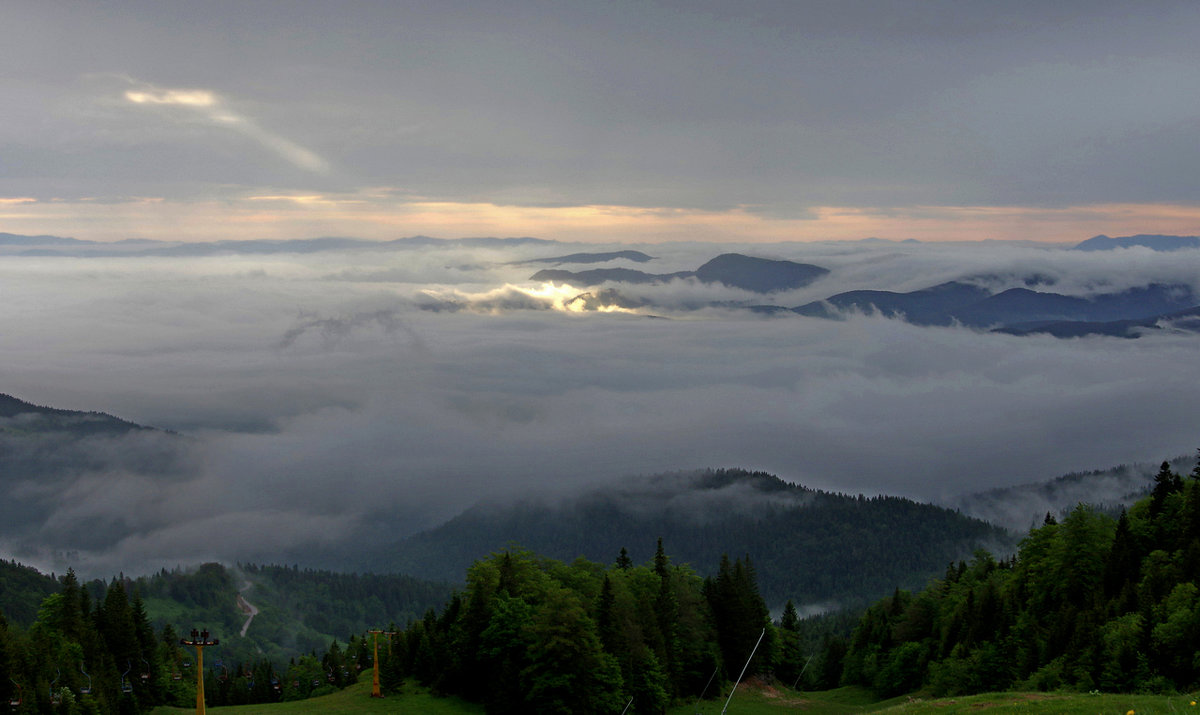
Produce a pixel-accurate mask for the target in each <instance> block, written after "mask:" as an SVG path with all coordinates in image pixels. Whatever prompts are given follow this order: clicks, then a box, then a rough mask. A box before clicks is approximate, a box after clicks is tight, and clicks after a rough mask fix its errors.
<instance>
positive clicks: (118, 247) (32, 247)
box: [0, 233, 559, 258]
mask: <svg viewBox="0 0 1200 715" xmlns="http://www.w3.org/2000/svg"><path fill="white" fill-rule="evenodd" d="M558 244H559V242H558V241H554V240H550V239H544V238H532V237H528V236H522V237H515V238H496V237H490V236H484V237H477V238H433V237H431V236H410V237H408V238H397V239H392V240H390V241H370V240H367V239H361V238H342V237H335V236H329V237H321V238H298V239H279V240H263V239H247V240H230V241H212V242H205V243H193V242H184V241H155V240H150V239H142V238H133V239H125V240H123V241H112V242H102V241H88V240H82V239H77V238H63V237H60V236H22V235H18V234H13V233H0V255H6V254H7V255H18V256H45V257H55V256H64V257H75V258H87V257H97V258H98V257H117V256H127V257H135V258H143V257H153V256H168V257H180V258H182V257H192V258H195V257H203V256H218V255H227V254H249V255H263V254H274V253H301V254H302V253H318V252H322V251H364V250H392V249H409V248H426V247H436V246H465V247H469V248H500V247H507V246H526V245H545V246H553V245H558ZM6 249H7V250H6Z"/></svg>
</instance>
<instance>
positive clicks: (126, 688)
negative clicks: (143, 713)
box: [121, 661, 133, 693]
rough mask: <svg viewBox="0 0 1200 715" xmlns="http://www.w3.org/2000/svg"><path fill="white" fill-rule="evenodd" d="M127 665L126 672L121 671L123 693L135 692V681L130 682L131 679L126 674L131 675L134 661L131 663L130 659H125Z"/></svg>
mask: <svg viewBox="0 0 1200 715" xmlns="http://www.w3.org/2000/svg"><path fill="white" fill-rule="evenodd" d="M125 666H126V668H125V672H124V673H121V692H122V693H132V692H133V683H131V682H129V680H128V679H127V678H126V677H125V676H127V675H129V671H131V670H133V663H130V662H129V661H125Z"/></svg>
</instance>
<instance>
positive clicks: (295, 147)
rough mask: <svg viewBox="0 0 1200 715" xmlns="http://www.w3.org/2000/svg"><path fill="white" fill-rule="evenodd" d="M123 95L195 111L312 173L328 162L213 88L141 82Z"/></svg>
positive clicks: (138, 101)
mask: <svg viewBox="0 0 1200 715" xmlns="http://www.w3.org/2000/svg"><path fill="white" fill-rule="evenodd" d="M124 96H125V99H126V100H127V101H129V102H131V103H133V104H136V105H155V106H162V107H180V108H183V109H184V110H191V111H194V112H196V113H197V114H198V115H199V116H200V118H201V119H203V120H205V121H207V122H209V123H211V124H213V125H214V126H222V127H228V128H229V129H232V130H234V131H236V132H238V133H239V134H241V135H243V136H246V137H249V138H250V139H253V140H254V141H256V142H258V143H259V144H260V145H262V146H263V147H265V148H266V149H269V150H270V151H272V152H274V153H275V154H277V155H279V156H280V157H282V158H283V159H285V160H287V161H288V162H290V163H292V164H294V165H296V166H298V167H300V168H302V169H307V170H308V171H312V172H315V173H325V172H327V171H329V164H328V163H327V162H326V161H325V160H324V159H323V158H321V157H320V156H318V155H317V154H316V153H315V152H313V151H312V150H310V149H307V148H305V147H303V146H300V145H299V144H297V143H296V142H294V141H292V140H290V139H287V138H285V137H283V136H280V135H279V134H276V133H274V132H271V131H268V130H266V129H264V128H262V127H261V126H259V125H258V124H257V123H256V122H255V121H254V120H253V119H251V118H249V117H246V116H244V115H242V114H239V113H238V112H236V111H234V110H233V109H231V108H230V107H228V106H227V103H226V102H225V101H224V100H223V99H222V98H221V97H220V96H218V95H217V94H216V93H215V92H213V91H211V90H207V89H159V88H157V87H149V86H143V87H140V88H138V89H129V90H126V91H125V94H124Z"/></svg>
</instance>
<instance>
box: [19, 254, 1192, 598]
mask: <svg viewBox="0 0 1200 715" xmlns="http://www.w3.org/2000/svg"><path fill="white" fill-rule="evenodd" d="M559 249H562V250H559ZM608 249H609V247H608V246H602V245H597V246H586V247H580V246H578V245H571V246H566V247H563V246H559V247H554V246H550V247H547V246H522V247H513V248H509V249H499V248H497V249H487V250H480V249H468V248H464V247H433V248H426V249H419V250H418V249H405V250H392V251H365V252H364V251H356V252H344V253H335V252H324V253H319V254H305V255H265V256H264V255H255V256H248V255H236V254H231V255H228V256H221V257H206V258H194V259H164V258H86V259H85V258H37V257H13V256H9V257H4V258H3V259H2V260H0V285H3V286H4V290H5V293H4V295H5V302H6V307H7V310H5V311H3V312H2V313H0V334H3V335H4V340H3V341H2V343H0V375H2V376H3V380H2V381H0V385H2V386H0V391H2V392H7V393H9V394H12V395H14V396H16V397H19V398H21V399H25V400H28V401H31V402H34V403H38V404H44V405H51V406H54V407H60V408H67V409H79V410H98V411H104V412H108V413H111V414H115V415H117V416H119V417H122V418H124V419H129V420H133V421H135V422H138V423H141V424H145V425H151V426H155V427H159V428H164V429H169V430H175V431H177V432H179V433H180V434H179V435H156V436H154V437H150V438H148V437H146V436H145V435H133V436H130V437H128V438H126V439H127V440H130V443H128V444H123V443H115V444H114V443H112V442H108V443H105V444H104V445H91V446H89V445H76V446H74V447H72V449H74V450H76V451H79V450H83V451H87V452H88V454H94V453H106V454H107V453H115V454H121V455H123V456H122V457H121V458H119V459H118V458H115V457H106V458H104V459H98V458H87V459H85V458H84V457H82V456H80V457H78V458H77V459H76V458H74V457H71V454H73V453H64V454H66V456H64V457H63V459H64V460H65V461H66V462H68V463H67V464H66V465H65V466H62V468H61V470H60V471H59V475H60V476H59V477H57V478H55V479H53V480H42V481H38V480H37V479H35V478H34V476H33V475H34V473H35V472H36V470H35V471H34V472H28V473H26V472H22V473H20V474H18V473H9V474H7V475H5V477H4V478H5V480H6V483H7V486H6V490H7V493H8V495H9V500H10V506H11V508H13V509H17V508H24V507H23V506H22V505H27V506H29V508H30V510H29V511H27V512H23V513H26V514H27V515H34V514H36V518H33V517H32V516H30V517H29V518H24V519H20V520H15V521H12V522H8V523H6V526H5V527H4V528H3V530H2V531H0V555H3V556H5V557H8V558H17V559H19V560H22V561H26V562H30V563H34V564H36V565H42V566H46V567H51V568H59V569H61V568H63V567H64V566H65V565H66V564H68V563H69V564H72V565H74V566H75V567H76V569H77V570H80V571H81V572H83V573H85V574H87V573H95V574H101V575H103V574H107V573H111V572H114V571H116V570H124V571H126V572H129V573H137V572H139V571H140V570H149V569H154V568H158V567H159V566H164V565H165V566H170V565H173V564H176V563H182V564H188V563H192V562H195V561H197V560H200V559H222V560H226V561H229V560H233V559H243V560H261V561H270V560H276V559H282V558H289V559H299V560H303V559H304V557H305V555H314V557H315V555H318V554H325V555H327V554H329V553H334V552H336V550H337V549H338V548H339V545H344V544H346V543H347V542H348V541H349V540H358V541H359V543H361V540H362V539H364V538H370V539H378V540H380V541H381V542H383V541H390V540H394V539H396V538H399V537H401V536H403V535H405V534H408V533H412V532H413V531H415V530H418V529H421V528H425V527H429V526H433V525H436V524H437V523H439V522H440V521H441V520H444V519H446V518H449V517H450V516H453V515H454V514H455V513H457V512H458V511H460V510H461V509H464V508H466V507H468V506H470V505H471V504H473V503H475V502H477V501H478V500H481V499H486V498H490V497H495V496H502V495H513V494H519V493H524V492H528V491H530V490H536V491H537V492H539V493H543V494H546V493H550V494H553V493H567V492H571V491H573V490H578V489H580V488H582V487H591V486H594V485H597V484H604V483H608V482H613V481H615V480H621V479H625V478H628V477H629V476H631V475H639V474H640V475H645V474H653V473H659V472H667V471H675V470H689V469H698V468H705V467H744V468H749V469H761V470H765V471H768V472H771V473H774V474H777V475H778V476H780V477H782V478H784V479H786V480H789V481H794V482H798V483H801V484H804V485H805V486H809V487H813V488H818V489H825V490H832V491H841V492H848V493H860V492H861V493H867V494H876V493H887V494H898V495H903V496H910V497H914V498H918V499H925V500H949V499H952V498H955V497H957V496H959V495H963V494H966V493H969V492H973V491H979V490H985V489H993V488H998V487H1005V486H1010V485H1016V484H1024V483H1028V482H1032V481H1040V480H1046V479H1051V478H1053V477H1056V476H1058V475H1061V474H1064V473H1067V472H1071V471H1079V470H1089V469H1099V468H1105V467H1110V466H1113V465H1116V464H1121V463H1129V462H1149V463H1155V462H1156V461H1161V460H1162V459H1164V458H1167V457H1174V456H1176V455H1179V454H1186V453H1190V452H1192V451H1193V450H1194V448H1195V447H1196V445H1197V444H1200V435H1198V434H1197V432H1196V428H1195V425H1196V424H1198V423H1200V421H1198V418H1200V382H1197V380H1196V379H1195V363H1196V357H1195V356H1196V354H1197V346H1198V345H1200V343H1198V342H1197V341H1198V340H1200V338H1198V337H1197V336H1195V335H1185V334H1169V333H1162V334H1153V335H1149V336H1146V337H1143V338H1140V339H1137V340H1121V339H1113V338H1100V337H1097V338H1087V339H1072V340H1061V339H1056V338H1052V337H1046V336H1030V337H1013V336H1007V335H999V334H990V333H983V332H978V331H972V330H967V329H962V328H928V327H916V326H912V325H908V324H905V323H903V322H899V321H895V320H887V319H883V318H879V317H872V316H854V317H851V318H849V319H848V320H846V321H840V322H835V321H823V320H819V319H810V318H801V317H789V318H780V319H766V318H761V317H758V316H756V315H754V314H751V313H749V312H748V311H744V310H735V309H731V308H728V307H709V308H703V309H696V307H697V306H698V305H701V304H704V303H706V302H717V303H720V304H722V305H727V304H728V303H730V302H759V303H774V304H777V305H789V306H790V305H798V304H801V303H804V302H807V301H810V300H817V299H820V298H823V297H827V296H828V295H831V294H833V293H836V292H839V291H843V290H850V289H855V288H883V289H891V290H913V289H917V288H923V287H927V286H929V285H933V284H936V283H939V282H942V281H946V280H954V279H972V280H979V281H986V282H987V283H988V285H989V287H993V288H999V287H1006V286H1008V285H1018V284H1021V282H1022V281H1023V280H1024V279H1025V278H1027V277H1028V276H1030V275H1033V274H1037V275H1039V276H1042V277H1043V278H1044V279H1045V280H1047V281H1052V282H1053V290H1055V291H1057V292H1064V293H1071V294H1077V295H1088V294H1091V293H1094V292H1102V291H1110V290H1119V289H1121V288H1123V287H1129V286H1134V285H1145V284H1146V283H1148V282H1160V283H1187V284H1189V285H1192V286H1193V289H1194V290H1197V291H1200V251H1180V252H1174V253H1155V252H1153V251H1149V250H1143V249H1127V250H1118V251H1111V252H1100V253H1083V252H1073V251H1068V250H1065V249H1062V248H1059V247H1045V246H1040V247H1039V246H1026V245H1020V244H1000V243H991V244H986V243H985V244H973V245H965V244H963V245H930V244H899V243H883V242H865V243H857V244H844V243H843V244H832V243H831V244H774V245H769V246H758V247H754V248H752V249H751V248H747V247H744V246H742V247H739V246H714V245H707V244H672V245H669V246H647V247H645V248H644V250H646V252H648V253H651V254H652V255H655V256H660V258H658V259H656V260H655V261H651V262H649V263H646V264H630V263H626V262H622V261H614V262H612V263H611V264H603V265H604V266H610V265H612V266H616V265H621V266H628V267H635V268H638V269H640V270H645V271H648V272H656V273H658V272H661V273H666V272H671V271H675V270H692V269H694V268H696V267H697V266H699V265H700V264H702V263H703V262H704V261H706V260H708V259H709V258H712V257H713V256H715V255H717V254H718V253H721V252H726V251H728V250H742V251H743V252H746V253H751V254H753V255H759V256H764V257H771V258H788V259H791V260H797V261H802V262H809V263H814V264H817V265H821V266H824V267H827V268H830V269H831V270H832V273H831V274H830V275H829V276H827V277H825V278H823V279H821V280H819V281H818V282H817V283H814V284H813V285H811V286H808V287H806V288H804V289H801V290H797V291H790V292H787V293H783V294H773V295H769V296H760V295H756V294H751V293H747V292H745V291H739V290H735V289H731V288H726V287H724V286H705V285H703V284H699V283H697V282H694V281H690V280H688V281H681V280H677V281H673V282H671V283H667V284H663V285H639V286H617V288H618V289H619V290H620V291H621V292H622V293H623V294H627V295H631V296H637V297H641V298H645V299H647V300H650V301H652V302H653V305H652V306H651V307H649V308H645V309H638V310H637V311H636V312H633V313H620V312H618V313H599V312H582V313H576V312H570V311H568V310H564V309H563V307H564V306H563V300H564V296H566V298H567V299H569V297H570V296H572V295H575V294H578V293H580V292H583V289H565V290H553V289H552V288H551V287H549V286H542V285H537V284H534V283H531V282H529V281H528V277H529V276H530V275H531V274H532V273H533V272H534V271H536V270H537V267H536V266H528V265H526V266H514V265H511V262H513V261H517V260H524V259H529V258H537V257H549V256H554V255H563V254H567V253H571V252H576V251H579V250H608ZM567 267H568V268H570V266H567ZM592 267H595V266H592ZM610 287H612V286H610ZM447 301H452V302H454V303H455V304H456V305H457V309H455V310H429V309H428V308H429V307H430V306H431V305H437V304H439V302H440V303H446V302H447ZM134 440H140V442H139V443H137V444H134V443H133V441H134ZM148 443H152V444H148ZM164 445H166V446H164ZM91 447H95V449H96V450H99V451H97V452H94V453H93V452H91V451H88V450H90V449H91ZM139 454H145V455H151V456H153V455H157V456H156V457H154V458H153V459H151V458H150V457H146V458H145V459H141V458H138V457H136V455H139ZM131 455H133V456H131ZM34 507H36V508H34Z"/></svg>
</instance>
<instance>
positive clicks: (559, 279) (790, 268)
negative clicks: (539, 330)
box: [529, 253, 829, 293]
mask: <svg viewBox="0 0 1200 715" xmlns="http://www.w3.org/2000/svg"><path fill="white" fill-rule="evenodd" d="M828 273H829V269H827V268H822V267H821V266H815V265H812V264H809V263H796V262H795V261H784V260H774V259H770V258H757V257H755V256H745V255H742V254H740V253H723V254H721V255H719V256H717V257H716V258H713V259H712V260H710V261H708V262H707V263H705V264H704V265H702V266H700V267H699V268H697V269H696V270H694V271H677V272H675V273H645V272H643V271H638V270H634V269H632V268H596V269H592V270H588V271H566V270H556V269H547V270H541V271H538V272H537V273H535V274H533V275H532V276H530V278H529V280H533V281H548V282H553V283H569V284H571V285H576V286H586V287H591V286H597V285H600V284H601V283H604V282H606V281H612V282H616V283H640V284H646V283H666V282H668V281H671V280H674V279H676V278H692V277H695V278H696V279H698V280H699V281H700V282H701V283H721V284H724V285H727V286H729V287H731V288H741V289H742V290H748V291H751V292H754V293H774V292H776V291H781V290H790V289H794V288H803V287H804V286H806V285H808V284H810V283H812V282H813V281H815V280H817V279H818V278H820V277H821V276H824V275H827V274H828Z"/></svg>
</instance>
